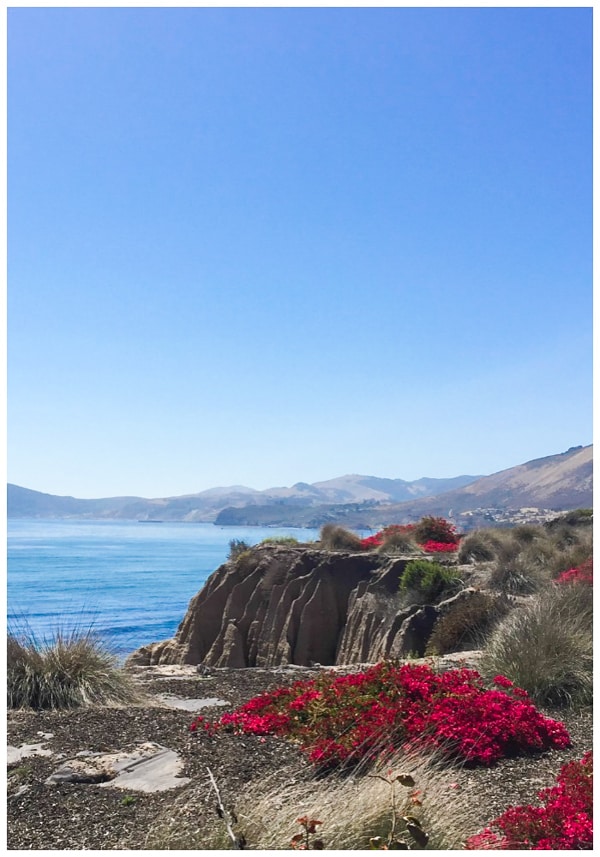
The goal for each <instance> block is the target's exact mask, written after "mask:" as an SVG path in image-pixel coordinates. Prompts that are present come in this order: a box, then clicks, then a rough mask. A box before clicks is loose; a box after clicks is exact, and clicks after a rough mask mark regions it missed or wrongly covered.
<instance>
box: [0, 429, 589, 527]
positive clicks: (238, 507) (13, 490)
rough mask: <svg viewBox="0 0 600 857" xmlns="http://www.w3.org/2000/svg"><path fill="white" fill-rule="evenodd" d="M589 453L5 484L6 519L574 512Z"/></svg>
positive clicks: (294, 519)
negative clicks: (72, 486) (255, 482)
mask: <svg viewBox="0 0 600 857" xmlns="http://www.w3.org/2000/svg"><path fill="white" fill-rule="evenodd" d="M592 470H593V447H592V446H591V445H590V446H586V447H576V448H572V449H570V450H568V451H567V452H564V453H561V454H559V455H551V456H547V457H546V458H538V459H535V460H534V461H528V462H526V463H525V464H519V465H517V466H516V467H512V468H509V469H508V470H502V471H500V472H499V473H494V474H492V475H491V476H483V477H476V476H465V475H463V476H457V477H455V478H452V479H432V478H422V479H417V480H415V481H413V482H408V481H405V480H403V479H384V478H379V477H376V476H360V475H357V474H352V475H347V476H340V477H337V478H335V479H329V480H326V481H324V482H315V483H313V484H312V485H309V484H308V483H304V482H298V483H296V484H295V485H293V486H292V487H290V488H268V489H266V490H264V491H256V490H255V489H253V488H246V487H245V486H243V485H234V486H231V487H229V488H210V489H208V490H206V491H201V492H200V493H198V494H189V495H184V496H181V497H165V498H159V499H151V500H147V499H144V498H142V497H110V498H106V499H98V500H78V499H76V498H74V497H57V496H54V495H52V494H42V493H40V492H38V491H32V490H30V489H27V488H21V487H19V486H18V485H9V486H8V516H9V517H34V518H35V517H38V518H42V517H45V518H115V519H122V520H142V521H144V520H161V521H215V523H218V524H223V525H225V524H228V525H233V524H239V525H244V524H248V525H254V524H259V525H282V526H320V525H321V524H322V523H325V522H326V521H339V522H340V523H344V524H346V525H347V526H353V527H367V526H377V525H379V524H381V523H389V522H391V521H396V522H398V523H401V522H403V521H411V520H415V519H418V518H419V517H421V516H422V515H425V514H432V515H444V516H447V517H452V516H454V517H456V516H457V515H460V514H461V513H463V512H465V511H468V510H473V509H478V508H494V509H508V508H521V507H524V506H528V507H537V508H543V509H556V510H563V509H574V508H577V507H579V506H584V507H590V506H592V502H593V499H592Z"/></svg>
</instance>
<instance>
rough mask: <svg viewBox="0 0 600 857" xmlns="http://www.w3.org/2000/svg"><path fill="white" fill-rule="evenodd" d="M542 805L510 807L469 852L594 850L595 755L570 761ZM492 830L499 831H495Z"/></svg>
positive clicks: (544, 793)
mask: <svg viewBox="0 0 600 857" xmlns="http://www.w3.org/2000/svg"><path fill="white" fill-rule="evenodd" d="M538 797H539V799H540V801H541V802H542V805H541V806H531V805H528V806H510V807H509V808H508V809H507V810H506V811H505V812H504V813H503V814H502V815H501V816H499V817H498V818H496V819H495V820H494V821H493V822H492V823H491V824H490V826H489V827H486V829H485V830H483V831H482V832H481V833H478V834H476V835H475V836H471V837H470V838H469V839H468V841H467V843H466V848H467V849H468V850H479V849H495V850H515V849H529V850H531V851H581V850H588V849H591V848H592V804H593V755H592V752H591V751H590V752H588V753H586V754H585V756H584V757H583V758H582V759H581V760H580V761H574V762H568V763H567V764H566V765H563V767H562V768H561V770H560V773H559V775H558V777H557V779H556V785H555V786H552V787H551V788H547V789H542V791H540V792H538ZM492 828H496V831H497V832H496V831H494V830H493V829H492Z"/></svg>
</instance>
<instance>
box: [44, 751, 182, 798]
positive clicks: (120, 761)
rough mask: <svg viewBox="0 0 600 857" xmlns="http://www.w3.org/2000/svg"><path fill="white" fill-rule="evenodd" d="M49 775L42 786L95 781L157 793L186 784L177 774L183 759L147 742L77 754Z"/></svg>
mask: <svg viewBox="0 0 600 857" xmlns="http://www.w3.org/2000/svg"><path fill="white" fill-rule="evenodd" d="M78 757H79V758H75V759H70V760H69V761H67V762H65V763H64V764H63V765H61V767H60V768H59V769H58V770H57V771H55V772H54V773H53V774H51V775H50V776H49V777H48V779H47V780H46V785H55V784H56V783H61V782H63V783H64V782H71V783H88V784H96V785H98V786H100V787H102V788H117V789H125V790H127V791H140V792H159V791H166V790H168V789H175V788H179V787H180V786H185V785H188V783H190V782H191V780H190V779H189V778H188V777H181V776H178V775H179V773H180V772H181V770H182V768H183V762H182V760H181V759H180V757H179V755H178V754H177V753H176V752H175V751H174V750H169V749H168V748H167V747H163V746H161V745H160V744H155V743H154V742H151V741H148V742H146V743H145V744H140V745H139V746H138V747H136V749H135V750H132V751H130V752H124V751H123V752H120V753H84V752H81V753H78Z"/></svg>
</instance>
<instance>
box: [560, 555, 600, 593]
mask: <svg viewBox="0 0 600 857" xmlns="http://www.w3.org/2000/svg"><path fill="white" fill-rule="evenodd" d="M556 582H557V583H587V584H589V585H590V586H592V585H593V583H594V561H593V559H592V557H590V558H589V559H586V560H585V562H582V563H581V565H578V566H576V567H575V568H569V569H568V570H567V571H563V572H562V573H561V574H559V575H558V577H557V578H556Z"/></svg>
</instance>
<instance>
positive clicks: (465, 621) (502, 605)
mask: <svg viewBox="0 0 600 857" xmlns="http://www.w3.org/2000/svg"><path fill="white" fill-rule="evenodd" d="M509 609H510V608H509V601H508V599H507V598H496V597H494V596H493V595H490V594H489V593H487V592H475V593H473V595H472V597H471V598H469V599H468V600H465V601H458V602H457V603H455V604H454V605H453V606H452V608H451V609H450V610H448V612H447V613H444V615H443V616H440V618H439V619H438V620H437V622H436V623H435V625H434V626H433V631H432V633H431V636H430V638H429V640H428V641H427V649H426V654H427V655H445V654H447V653H448V652H460V651H461V650H462V651H464V650H466V649H468V648H472V649H473V648H480V647H481V641H482V639H484V637H485V636H487V635H488V634H489V633H490V631H491V630H492V628H493V627H494V625H495V624H496V623H497V622H499V620H500V619H501V618H502V617H504V616H506V614H507V613H508V611H509Z"/></svg>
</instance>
